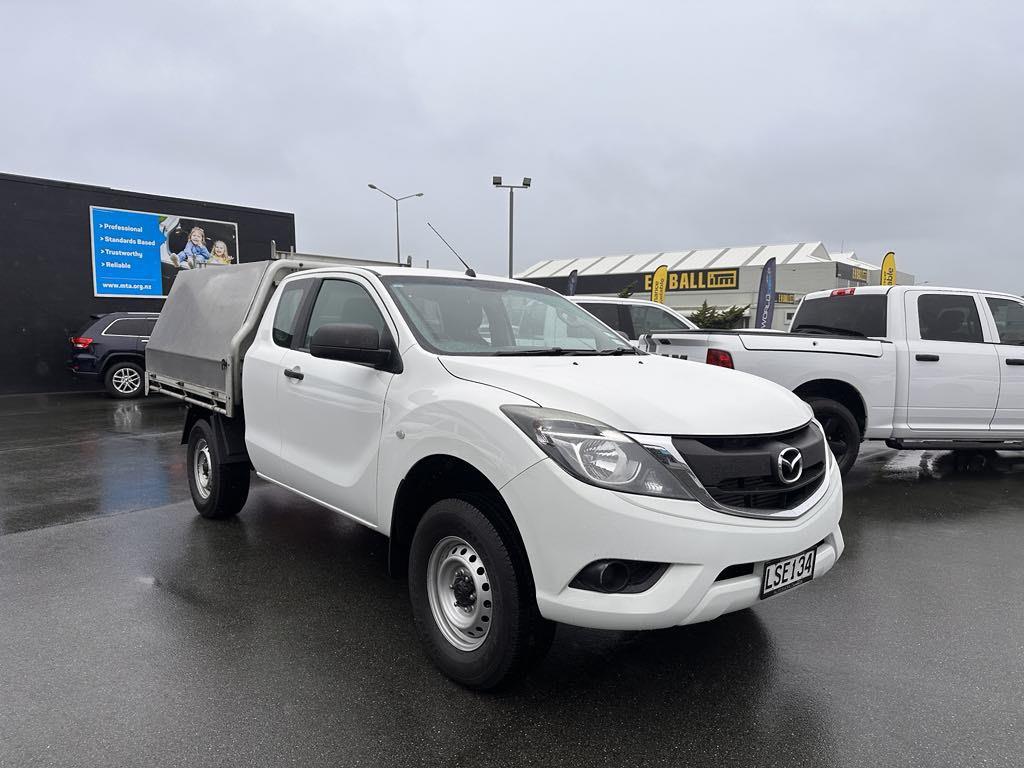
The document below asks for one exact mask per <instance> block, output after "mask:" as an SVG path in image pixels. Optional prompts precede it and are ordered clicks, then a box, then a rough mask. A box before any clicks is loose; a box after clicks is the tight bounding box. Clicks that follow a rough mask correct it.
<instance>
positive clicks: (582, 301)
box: [569, 295, 698, 347]
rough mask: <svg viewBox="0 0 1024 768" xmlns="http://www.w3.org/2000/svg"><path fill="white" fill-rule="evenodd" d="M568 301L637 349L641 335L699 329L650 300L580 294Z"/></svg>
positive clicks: (690, 321)
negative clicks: (620, 335)
mask: <svg viewBox="0 0 1024 768" xmlns="http://www.w3.org/2000/svg"><path fill="white" fill-rule="evenodd" d="M569 300H570V301H572V302H574V303H575V304H579V305H580V306H581V307H583V308H584V309H585V310H587V312H589V313H590V314H592V315H593V316H594V317H596V318H597V319H598V320H600V321H601V322H602V323H604V324H605V325H607V326H608V327H609V328H611V329H613V330H616V331H618V332H619V333H621V334H622V335H623V336H624V337H626V338H627V339H629V342H630V344H632V345H633V346H634V347H635V346H638V345H639V341H640V338H641V337H642V336H644V335H645V334H649V333H655V332H656V331H665V332H668V333H671V332H673V331H695V330H698V328H697V325H696V324H695V323H694V322H693V321H692V320H690V319H689V318H688V317H686V316H685V315H683V314H681V313H679V312H677V311H676V310H674V309H672V308H671V307H667V306H665V305H664V304H659V303H657V302H654V301H650V300H648V299H638V298H634V297H632V296H631V297H628V298H622V297H613V296H585V295H582V296H581V295H577V296H570V297H569Z"/></svg>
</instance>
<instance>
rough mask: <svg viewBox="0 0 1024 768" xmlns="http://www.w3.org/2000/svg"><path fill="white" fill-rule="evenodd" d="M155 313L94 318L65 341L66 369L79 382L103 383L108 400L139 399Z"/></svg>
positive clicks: (129, 313)
mask: <svg viewBox="0 0 1024 768" xmlns="http://www.w3.org/2000/svg"><path fill="white" fill-rule="evenodd" d="M159 316H160V315H159V314H158V313H156V312H111V313H109V314H105V315H93V316H92V319H91V320H90V321H89V324H88V325H87V326H85V328H84V329H83V330H82V331H81V332H80V333H79V334H78V335H77V336H72V337H71V338H70V339H68V341H69V342H70V344H71V357H70V359H69V360H68V368H69V369H70V371H71V373H72V375H74V376H75V377H76V378H81V379H92V380H97V381H102V382H103V386H104V387H105V388H106V390H107V392H108V393H109V394H110V396H111V397H120V398H131V397H140V396H141V395H142V394H143V393H144V392H145V387H144V382H145V380H146V344H147V343H148V342H149V335H150V334H151V333H152V332H153V326H155V325H156V321H157V318H158V317H159Z"/></svg>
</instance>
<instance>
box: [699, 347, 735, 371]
mask: <svg viewBox="0 0 1024 768" xmlns="http://www.w3.org/2000/svg"><path fill="white" fill-rule="evenodd" d="M705 362H707V364H708V365H717V366H718V367H719V368H732V355H730V354H729V353H728V352H726V351H725V350H724V349H709V350H708V357H707V360H706V361H705Z"/></svg>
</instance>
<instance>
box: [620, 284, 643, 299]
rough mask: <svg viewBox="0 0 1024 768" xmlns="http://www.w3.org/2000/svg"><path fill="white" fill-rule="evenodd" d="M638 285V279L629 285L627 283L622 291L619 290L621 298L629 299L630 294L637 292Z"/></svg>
mask: <svg viewBox="0 0 1024 768" xmlns="http://www.w3.org/2000/svg"><path fill="white" fill-rule="evenodd" d="M638 287H639V286H638V284H637V282H636V280H634V281H633V282H631V283H630V284H629V285H627V286H626V287H625V288H623V289H622V290H621V291H619V298H620V299H628V298H629V297H630V296H632V295H633V294H634V293H636V289H637V288H638Z"/></svg>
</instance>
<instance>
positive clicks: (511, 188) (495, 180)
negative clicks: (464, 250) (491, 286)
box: [491, 176, 533, 277]
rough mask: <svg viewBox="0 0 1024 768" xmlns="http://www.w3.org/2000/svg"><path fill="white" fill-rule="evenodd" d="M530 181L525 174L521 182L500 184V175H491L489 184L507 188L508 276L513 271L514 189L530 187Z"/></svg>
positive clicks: (531, 180) (510, 275)
mask: <svg viewBox="0 0 1024 768" xmlns="http://www.w3.org/2000/svg"><path fill="white" fill-rule="evenodd" d="M532 182H533V179H531V178H530V177H529V176H527V177H526V178H524V179H523V183H522V184H502V183H501V176H492V177H491V184H492V185H493V186H495V187H498V188H499V189H507V190H508V276H509V277H512V275H513V272H514V270H513V267H512V242H513V240H512V227H513V221H514V212H515V191H516V190H517V189H529V188H530V184H531V183H532Z"/></svg>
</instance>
